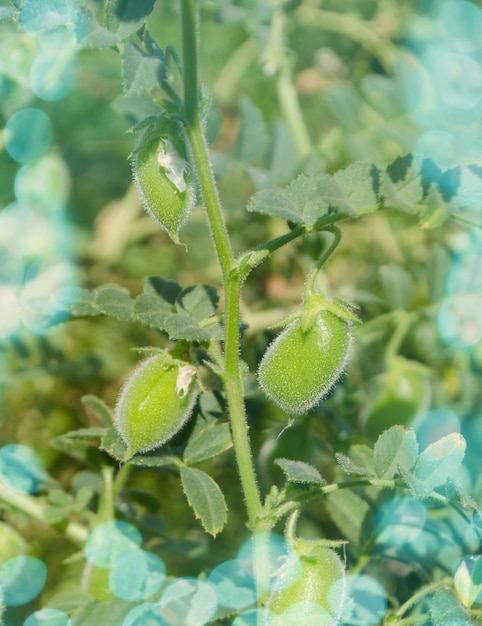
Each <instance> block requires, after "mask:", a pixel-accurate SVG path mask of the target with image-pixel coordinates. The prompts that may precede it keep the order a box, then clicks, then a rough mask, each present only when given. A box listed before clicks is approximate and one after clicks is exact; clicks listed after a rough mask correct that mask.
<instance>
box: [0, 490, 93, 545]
mask: <svg viewBox="0 0 482 626" xmlns="http://www.w3.org/2000/svg"><path fill="white" fill-rule="evenodd" d="M0 500H2V501H3V502H5V503H6V504H8V505H9V506H11V507H13V508H14V509H17V510H19V511H22V512H23V513H25V514H27V515H29V516H30V517H33V518H34V519H36V520H39V521H41V522H43V523H44V524H47V525H49V526H52V527H53V528H56V529H57V530H59V531H60V532H61V533H63V534H64V535H65V536H66V537H67V538H68V539H70V541H72V542H73V543H75V544H77V545H78V546H83V545H84V544H85V542H86V541H87V537H88V530H87V528H86V527H85V526H83V525H82V524H78V523H77V522H71V521H63V522H60V523H59V522H56V523H55V524H50V523H49V521H48V515H47V509H48V506H46V505H45V504H43V503H42V501H41V500H40V499H39V498H36V497H34V496H31V495H29V494H24V493H18V492H16V491H12V490H11V489H8V487H5V485H3V484H2V483H1V482H0Z"/></svg>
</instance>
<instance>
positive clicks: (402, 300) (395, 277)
mask: <svg viewBox="0 0 482 626" xmlns="http://www.w3.org/2000/svg"><path fill="white" fill-rule="evenodd" d="M378 275H379V278H380V283H381V286H382V289H383V292H384V295H385V299H386V301H387V302H388V303H389V305H390V309H392V310H395V309H403V310H405V311H406V310H408V309H409V305H410V304H411V301H412V298H413V294H414V280H413V278H412V276H411V274H410V273H409V272H407V270H406V269H405V268H403V267H401V266H400V265H394V264H388V265H382V266H381V267H380V268H379V270H378Z"/></svg>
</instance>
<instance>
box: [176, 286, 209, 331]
mask: <svg viewBox="0 0 482 626" xmlns="http://www.w3.org/2000/svg"><path fill="white" fill-rule="evenodd" d="M218 302H219V296H218V292H217V290H216V288H215V287H211V286H210V285H195V286H193V287H186V289H183V290H182V291H181V292H180V293H179V295H178V296H177V298H176V306H177V308H178V309H182V310H183V311H185V312H186V313H187V314H188V315H189V316H190V317H192V319H193V320H195V321H196V322H202V321H203V320H205V319H206V318H207V317H211V316H212V315H214V313H215V312H216V309H217V306H218Z"/></svg>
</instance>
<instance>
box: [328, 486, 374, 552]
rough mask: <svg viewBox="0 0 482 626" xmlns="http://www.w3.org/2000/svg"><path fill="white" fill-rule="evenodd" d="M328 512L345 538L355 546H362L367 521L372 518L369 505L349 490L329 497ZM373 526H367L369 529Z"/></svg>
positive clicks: (331, 494) (337, 492) (334, 493)
mask: <svg viewBox="0 0 482 626" xmlns="http://www.w3.org/2000/svg"><path fill="white" fill-rule="evenodd" d="M326 506H327V509H328V512H329V514H330V516H331V518H332V520H333V521H334V523H335V524H336V525H337V526H338V528H339V529H340V531H341V532H342V534H343V536H344V537H345V538H346V539H348V541H350V542H352V543H353V544H354V547H356V546H359V547H361V545H362V539H363V536H364V530H363V529H364V524H365V519H366V518H369V517H371V512H370V507H369V506H368V503H367V502H366V501H365V500H363V498H360V496H358V495H357V494H355V493H353V491H351V490H349V489H343V490H341V491H334V492H333V493H330V494H328V495H327V499H326ZM368 526H371V524H367V527H368Z"/></svg>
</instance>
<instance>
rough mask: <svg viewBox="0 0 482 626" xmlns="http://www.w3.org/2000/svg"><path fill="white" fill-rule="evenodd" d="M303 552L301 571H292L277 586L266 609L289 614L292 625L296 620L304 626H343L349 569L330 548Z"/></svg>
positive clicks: (319, 546)
mask: <svg viewBox="0 0 482 626" xmlns="http://www.w3.org/2000/svg"><path fill="white" fill-rule="evenodd" d="M300 541H301V542H302V540H300ZM302 543H305V542H302ZM306 543H309V542H306ZM294 548H295V550H296V544H295V546H294ZM303 552H304V551H302V552H301V554H300V555H299V559H300V567H299V568H295V569H294V570H293V571H292V572H291V571H288V572H287V573H286V574H285V576H284V577H283V578H281V579H280V580H279V581H278V584H275V586H274V588H273V590H272V592H271V595H270V597H269V599H268V603H267V607H266V608H267V609H269V610H270V611H273V613H277V614H285V615H286V617H287V618H288V617H289V618H290V620H289V623H291V619H292V618H293V617H294V616H296V623H297V624H300V626H301V624H303V625H304V624H309V625H310V626H311V625H312V624H313V625H314V624H315V623H316V625H317V626H335V625H336V624H338V623H339V622H340V619H341V614H342V610H343V606H344V602H345V599H346V584H345V567H344V565H343V563H342V561H341V559H340V557H339V556H338V554H337V553H336V552H335V551H334V550H331V549H330V548H326V547H324V546H321V545H313V546H312V547H310V549H309V550H308V551H306V552H305V553H303ZM290 577H292V578H293V580H292V581H290V580H289V578H290ZM293 623H294V622H293Z"/></svg>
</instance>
